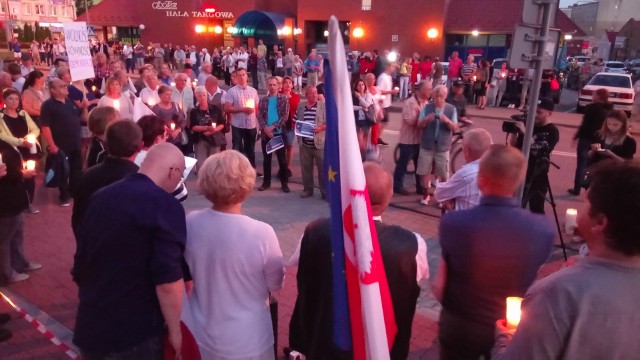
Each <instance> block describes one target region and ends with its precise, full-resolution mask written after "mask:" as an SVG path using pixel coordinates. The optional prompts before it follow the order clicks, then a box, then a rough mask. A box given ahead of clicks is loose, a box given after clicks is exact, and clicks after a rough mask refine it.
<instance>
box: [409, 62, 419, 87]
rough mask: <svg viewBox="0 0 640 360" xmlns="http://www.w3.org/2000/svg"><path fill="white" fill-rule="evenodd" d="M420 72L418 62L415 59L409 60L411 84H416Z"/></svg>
mask: <svg viewBox="0 0 640 360" xmlns="http://www.w3.org/2000/svg"><path fill="white" fill-rule="evenodd" d="M419 72H420V62H419V61H416V60H415V59H413V60H411V83H412V84H415V83H417V82H418V73H419Z"/></svg>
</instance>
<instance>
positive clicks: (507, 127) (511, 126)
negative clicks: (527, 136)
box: [502, 112, 527, 134]
mask: <svg viewBox="0 0 640 360" xmlns="http://www.w3.org/2000/svg"><path fill="white" fill-rule="evenodd" d="M518 122H521V123H523V124H526V123H527V113H526V112H525V113H523V114H515V115H511V120H506V121H503V122H502V131H503V132H506V133H508V134H518V133H520V129H519V128H518Z"/></svg>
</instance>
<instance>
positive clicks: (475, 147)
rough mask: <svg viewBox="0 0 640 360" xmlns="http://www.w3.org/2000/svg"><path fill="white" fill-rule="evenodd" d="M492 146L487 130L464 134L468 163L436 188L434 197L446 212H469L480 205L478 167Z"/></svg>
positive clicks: (471, 131)
mask: <svg viewBox="0 0 640 360" xmlns="http://www.w3.org/2000/svg"><path fill="white" fill-rule="evenodd" d="M491 144H493V140H492V139H491V134H489V132H488V131H487V130H485V129H479V128H478V129H472V130H469V131H468V132H467V133H465V134H464V139H463V140H462V153H463V154H464V159H465V161H466V162H467V163H466V164H465V165H464V166H463V167H462V168H460V170H458V171H457V172H456V173H455V174H453V176H452V177H451V178H450V179H449V180H447V181H445V182H441V183H438V185H437V186H436V192H435V194H434V196H435V198H436V201H438V202H439V203H442V207H443V208H444V209H445V210H454V209H455V210H467V209H471V208H473V207H476V206H478V204H480V190H479V189H478V166H479V165H480V158H481V157H482V155H484V153H485V152H487V150H489V148H490V147H491Z"/></svg>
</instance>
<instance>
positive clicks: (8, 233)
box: [0, 213, 29, 283]
mask: <svg viewBox="0 0 640 360" xmlns="http://www.w3.org/2000/svg"><path fill="white" fill-rule="evenodd" d="M23 243H24V215H23V214H22V213H19V214H18V215H14V216H7V217H0V268H1V270H2V274H0V283H4V282H5V281H8V280H9V279H11V277H12V276H13V274H14V273H15V272H16V271H17V272H23V271H24V269H26V268H27V266H29V261H28V260H27V259H26V257H25V256H24V247H23Z"/></svg>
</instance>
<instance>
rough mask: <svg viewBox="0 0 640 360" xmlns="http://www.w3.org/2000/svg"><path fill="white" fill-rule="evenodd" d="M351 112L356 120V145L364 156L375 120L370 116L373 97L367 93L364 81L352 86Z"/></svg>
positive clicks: (358, 81)
mask: <svg viewBox="0 0 640 360" xmlns="http://www.w3.org/2000/svg"><path fill="white" fill-rule="evenodd" d="M352 100H353V112H354V116H355V119H356V132H357V134H358V144H359V145H360V153H361V154H364V153H365V150H366V148H367V140H366V139H368V138H369V130H370V129H371V126H372V125H374V124H375V119H373V118H371V115H372V114H374V116H375V112H371V109H373V108H372V106H373V97H372V96H371V94H370V93H369V92H367V85H366V84H365V82H364V80H361V79H360V80H357V81H356V82H355V84H354V85H353V96H352Z"/></svg>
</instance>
